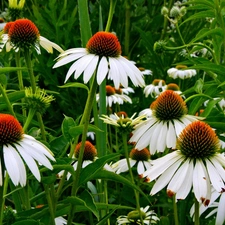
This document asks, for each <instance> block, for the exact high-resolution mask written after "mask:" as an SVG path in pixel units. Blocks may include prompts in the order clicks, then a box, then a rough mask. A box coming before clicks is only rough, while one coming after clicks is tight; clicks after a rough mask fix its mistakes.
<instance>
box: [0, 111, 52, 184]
mask: <svg viewBox="0 0 225 225" xmlns="http://www.w3.org/2000/svg"><path fill="white" fill-rule="evenodd" d="M0 134H1V136H0V147H1V151H2V154H1V155H2V156H1V158H0V175H1V176H0V185H2V184H3V181H2V174H4V171H2V170H1V169H2V167H3V165H4V169H5V170H6V171H7V172H8V174H9V177H10V178H11V180H12V182H13V184H14V185H16V186H17V185H19V184H20V185H21V186H25V185H26V181H27V172H26V166H25V164H26V165H27V167H28V168H29V169H30V171H31V172H32V174H33V175H34V176H35V178H36V179H37V180H38V181H40V180H41V176H40V172H39V169H38V166H37V163H40V164H42V165H43V166H45V167H47V168H48V169H53V167H52V165H51V163H50V161H49V159H50V160H53V161H55V159H54V157H53V154H52V152H51V151H50V150H49V149H48V148H47V147H46V146H45V145H43V144H42V143H41V142H39V141H37V140H36V139H34V138H33V137H31V136H29V135H26V134H24V133H23V129H22V127H21V125H20V123H19V122H18V120H17V119H16V118H15V117H13V116H12V115H9V114H0Z"/></svg>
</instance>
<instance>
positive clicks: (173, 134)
mask: <svg viewBox="0 0 225 225" xmlns="http://www.w3.org/2000/svg"><path fill="white" fill-rule="evenodd" d="M151 110H152V116H149V117H148V118H147V120H146V121H143V122H142V123H140V124H138V125H137V126H135V127H134V131H132V133H133V135H132V137H131V139H130V142H136V146H135V148H136V149H143V148H145V147H147V146H149V149H150V153H151V154H152V155H153V154H155V152H164V150H165V148H166V147H167V148H173V149H174V148H175V147H176V139H177V137H178V135H179V134H180V132H181V131H182V130H183V129H184V128H185V127H186V126H187V125H188V124H190V123H191V122H193V121H195V120H197V118H199V117H196V116H192V115H188V114H187V106H186V103H185V102H184V100H183V99H182V98H181V96H180V95H178V94H177V93H175V92H174V91H172V90H167V91H164V92H162V93H161V94H160V95H159V97H158V98H157V99H156V100H155V101H154V102H153V103H152V104H151ZM199 119H200V118H199Z"/></svg>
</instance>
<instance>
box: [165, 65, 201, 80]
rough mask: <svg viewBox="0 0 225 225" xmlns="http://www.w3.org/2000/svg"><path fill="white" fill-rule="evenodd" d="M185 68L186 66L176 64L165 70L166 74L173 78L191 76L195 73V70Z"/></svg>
mask: <svg viewBox="0 0 225 225" xmlns="http://www.w3.org/2000/svg"><path fill="white" fill-rule="evenodd" d="M186 68H187V67H186V66H183V65H178V66H177V67H176V68H170V69H169V70H167V74H168V75H169V77H172V78H173V79H176V78H180V79H186V78H191V77H193V76H195V75H196V74H197V72H196V70H194V69H186Z"/></svg>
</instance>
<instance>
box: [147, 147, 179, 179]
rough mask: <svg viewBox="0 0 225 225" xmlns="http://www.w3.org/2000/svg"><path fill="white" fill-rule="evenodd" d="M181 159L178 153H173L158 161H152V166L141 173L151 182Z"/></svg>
mask: <svg viewBox="0 0 225 225" xmlns="http://www.w3.org/2000/svg"><path fill="white" fill-rule="evenodd" d="M181 158H182V159H183V156H182V155H181V154H180V153H179V152H178V151H174V152H172V153H169V154H167V155H165V156H163V157H161V158H159V159H156V160H152V164H153V166H152V167H151V168H150V169H149V170H146V171H145V172H144V173H143V177H146V176H148V178H150V180H151V181H152V180H155V179H156V178H157V177H158V176H160V175H161V174H162V173H164V172H165V171H166V170H167V169H168V168H169V167H170V166H171V165H173V164H174V163H176V162H177V161H178V160H179V159H181Z"/></svg>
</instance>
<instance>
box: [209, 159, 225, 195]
mask: <svg viewBox="0 0 225 225" xmlns="http://www.w3.org/2000/svg"><path fill="white" fill-rule="evenodd" d="M205 162H206V167H207V171H208V174H209V177H210V180H211V183H212V185H213V187H214V188H215V189H216V191H218V192H220V191H221V190H222V188H223V187H224V183H223V181H222V179H221V177H220V175H219V173H218V172H217V170H216V169H215V167H214V166H213V164H212V163H211V162H210V161H209V160H208V159H206V160H205Z"/></svg>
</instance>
